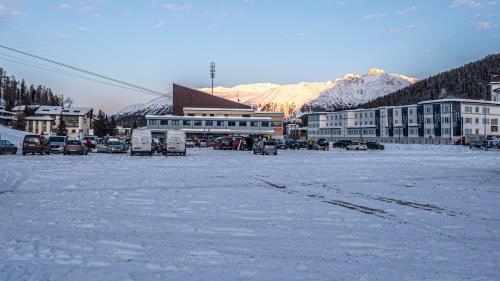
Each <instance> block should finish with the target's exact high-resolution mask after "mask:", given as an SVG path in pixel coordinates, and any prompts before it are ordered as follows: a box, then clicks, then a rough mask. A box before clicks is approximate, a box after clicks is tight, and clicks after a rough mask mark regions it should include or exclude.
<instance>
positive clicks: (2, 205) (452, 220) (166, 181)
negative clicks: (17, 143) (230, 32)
mask: <svg viewBox="0 0 500 281" xmlns="http://www.w3.org/2000/svg"><path fill="white" fill-rule="evenodd" d="M499 158H500V154H499V152H495V151H489V152H487V151H474V150H469V149H467V148H463V147H455V146H424V145H419V146H417V145H387V149H386V150H385V151H367V152H349V151H344V150H335V151H330V152H320V151H307V150H301V151H297V150H296V151H290V150H288V151H279V154H278V156H260V155H252V154H251V153H248V152H237V151H214V150H211V149H191V150H188V156H186V157H170V156H168V157H164V156H159V155H157V156H153V157H140V156H134V157H131V156H129V155H126V154H122V155H108V154H90V155H88V156H63V155H47V156H38V155H37V156H21V155H19V154H18V155H4V156H0V164H1V166H2V169H1V170H0V186H1V191H0V214H1V215H0V230H1V231H0V280H16V281H17V280H89V281H90V280H92V281H96V280H412V281H413V280H498V276H500V207H499V206H500V205H499V202H500V184H499V183H500V161H498V159H499Z"/></svg>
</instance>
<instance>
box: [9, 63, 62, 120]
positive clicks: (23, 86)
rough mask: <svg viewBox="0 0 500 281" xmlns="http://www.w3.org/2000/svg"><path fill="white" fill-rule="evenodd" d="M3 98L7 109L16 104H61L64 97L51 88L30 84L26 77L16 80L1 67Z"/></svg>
mask: <svg viewBox="0 0 500 281" xmlns="http://www.w3.org/2000/svg"><path fill="white" fill-rule="evenodd" d="M2 98H3V100H4V101H5V107H6V109H7V110H10V109H11V108H12V107H14V106H16V105H31V104H38V105H60V104H61V101H62V97H61V96H57V95H56V94H54V93H53V92H52V90H51V89H50V88H46V87H45V86H42V85H38V86H35V85H33V84H30V85H28V84H27V83H26V82H25V81H24V79H22V80H21V81H19V80H16V78H15V77H14V76H8V74H7V72H5V71H4V70H3V68H1V67H0V99H2Z"/></svg>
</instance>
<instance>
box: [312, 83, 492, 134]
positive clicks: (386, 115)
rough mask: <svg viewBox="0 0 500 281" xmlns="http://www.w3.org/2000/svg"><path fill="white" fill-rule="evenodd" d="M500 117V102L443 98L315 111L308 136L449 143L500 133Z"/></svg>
mask: <svg viewBox="0 0 500 281" xmlns="http://www.w3.org/2000/svg"><path fill="white" fill-rule="evenodd" d="M497 89H498V88H497ZM492 99H493V95H492ZM499 119H500V102H497V101H484V100H468V99H441V100H431V101H424V102H420V103H419V104H416V105H406V106H389V107H379V108H374V109H357V110H346V111H340V112H319V113H311V114H309V116H308V122H309V124H310V125H309V126H308V137H309V138H310V139H315V140H317V139H321V138H324V139H330V140H332V141H336V140H341V139H350V140H357V141H381V142H394V143H432V144H449V143H453V142H455V141H456V140H457V139H459V138H461V137H466V138H469V139H484V138H485V137H486V136H489V135H494V136H500V132H499V130H498V126H499V125H498V121H499Z"/></svg>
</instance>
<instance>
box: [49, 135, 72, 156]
mask: <svg viewBox="0 0 500 281" xmlns="http://www.w3.org/2000/svg"><path fill="white" fill-rule="evenodd" d="M67 141H68V139H67V138H66V137H65V136H51V137H49V140H48V142H49V144H50V152H51V153H63V152H64V145H65V144H66V142H67Z"/></svg>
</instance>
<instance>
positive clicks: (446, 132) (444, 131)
mask: <svg viewBox="0 0 500 281" xmlns="http://www.w3.org/2000/svg"><path fill="white" fill-rule="evenodd" d="M441 133H442V134H443V135H449V134H450V128H443V130H441Z"/></svg>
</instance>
